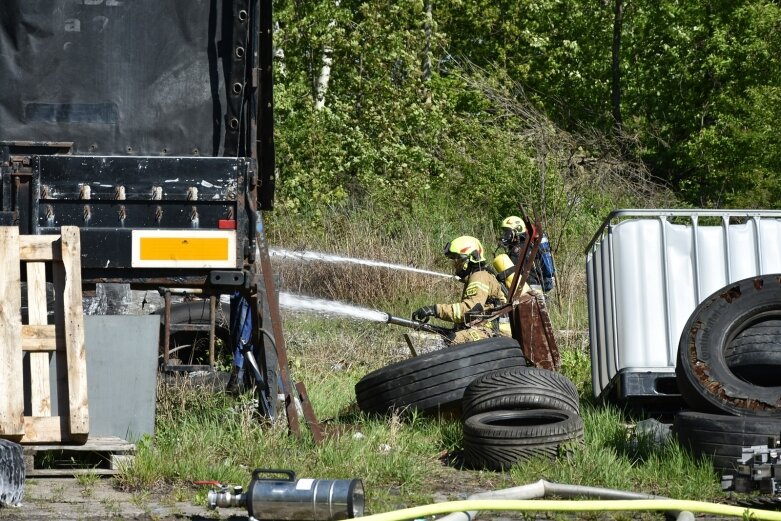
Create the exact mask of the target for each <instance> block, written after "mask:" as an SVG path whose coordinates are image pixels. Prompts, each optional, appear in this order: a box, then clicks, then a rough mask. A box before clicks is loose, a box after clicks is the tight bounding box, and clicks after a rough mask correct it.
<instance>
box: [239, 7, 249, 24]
mask: <svg viewBox="0 0 781 521" xmlns="http://www.w3.org/2000/svg"><path fill="white" fill-rule="evenodd" d="M239 20H240V21H242V22H246V21H247V11H245V10H244V9H242V10H241V11H239Z"/></svg>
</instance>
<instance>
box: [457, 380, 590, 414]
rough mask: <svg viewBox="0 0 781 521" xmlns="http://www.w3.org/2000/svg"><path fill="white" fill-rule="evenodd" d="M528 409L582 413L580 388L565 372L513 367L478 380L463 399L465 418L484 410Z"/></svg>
mask: <svg viewBox="0 0 781 521" xmlns="http://www.w3.org/2000/svg"><path fill="white" fill-rule="evenodd" d="M526 409H558V410H563V411H571V412H573V413H575V414H578V413H579V412H580V400H579V398H578V390H577V388H576V387H575V384H573V383H572V381H571V380H570V379H569V378H567V377H566V376H564V375H563V374H561V373H557V372H554V371H550V370H548V369H541V368H538V367H513V368H510V369H502V370H500V371H494V372H492V373H488V374H486V375H483V376H481V377H479V378H477V379H475V380H474V381H473V382H472V383H471V384H469V386H468V387H467V388H466V390H465V391H464V398H463V400H462V401H461V411H462V413H461V414H462V417H463V418H468V417H470V416H473V415H475V414H479V413H481V412H489V411H514V410H526Z"/></svg>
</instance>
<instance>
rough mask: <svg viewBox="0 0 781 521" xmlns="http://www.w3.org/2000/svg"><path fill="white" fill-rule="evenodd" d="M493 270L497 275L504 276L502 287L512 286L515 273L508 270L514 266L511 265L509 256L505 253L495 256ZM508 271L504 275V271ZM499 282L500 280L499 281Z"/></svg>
mask: <svg viewBox="0 0 781 521" xmlns="http://www.w3.org/2000/svg"><path fill="white" fill-rule="evenodd" d="M493 266H494V269H495V270H496V273H498V274H499V275H500V276H501V275H502V274H504V275H505V276H506V278H504V277H502V278H504V285H505V286H507V287H508V288H509V287H512V285H513V279H514V278H515V272H514V271H513V270H510V268H514V267H515V265H514V264H513V261H511V260H510V256H509V255H507V254H506V253H502V254H501V255H497V256H496V257H494V262H493ZM507 270H510V271H509V272H508V273H506V274H505V273H504V272H505V271H507ZM499 280H501V278H500V279H499Z"/></svg>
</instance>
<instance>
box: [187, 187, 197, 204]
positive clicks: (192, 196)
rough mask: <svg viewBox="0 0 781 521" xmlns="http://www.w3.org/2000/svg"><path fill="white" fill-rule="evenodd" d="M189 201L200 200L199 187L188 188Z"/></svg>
mask: <svg viewBox="0 0 781 521" xmlns="http://www.w3.org/2000/svg"><path fill="white" fill-rule="evenodd" d="M187 200H188V201H197V200H198V187H197V186H190V187H188V188H187Z"/></svg>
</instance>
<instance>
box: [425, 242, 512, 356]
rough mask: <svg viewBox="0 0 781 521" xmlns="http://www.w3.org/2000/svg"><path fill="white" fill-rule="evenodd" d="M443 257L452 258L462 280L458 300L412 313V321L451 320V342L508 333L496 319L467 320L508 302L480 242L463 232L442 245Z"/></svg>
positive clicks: (507, 334)
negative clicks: (462, 287)
mask: <svg viewBox="0 0 781 521" xmlns="http://www.w3.org/2000/svg"><path fill="white" fill-rule="evenodd" d="M445 256H447V257H448V258H449V259H452V261H453V267H454V268H455V274H456V276H457V277H458V278H459V279H460V280H461V281H462V282H463V283H464V290H463V292H462V293H461V300H460V301H459V302H456V303H453V304H433V305H430V306H424V307H422V308H420V309H418V310H416V311H415V312H414V313H412V320H417V321H420V322H425V321H427V320H428V318H429V317H436V318H438V319H440V320H445V321H447V322H453V324H454V326H453V332H452V333H451V342H452V343H454V344H459V343H463V342H471V341H474V340H481V339H484V338H489V337H492V336H497V335H504V336H509V331H508V330H507V329H506V328H501V329H500V327H499V319H498V318H495V319H493V320H491V321H489V322H486V323H483V324H482V325H480V326H469V322H471V321H473V320H474V319H479V318H480V317H481V316H484V315H486V314H488V313H489V312H490V311H491V310H492V309H493V308H495V307H498V306H501V305H503V304H505V303H507V298H506V297H505V294H504V291H503V289H502V286H501V284H500V283H499V281H498V280H496V276H494V275H493V273H491V272H490V271H488V270H487V267H486V264H487V263H486V259H485V252H484V250H483V245H482V244H480V241H479V240H477V239H476V238H474V237H471V236H469V235H462V236H461V237H458V238H456V239H454V240H452V241H450V242H449V243H447V245H446V246H445Z"/></svg>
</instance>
